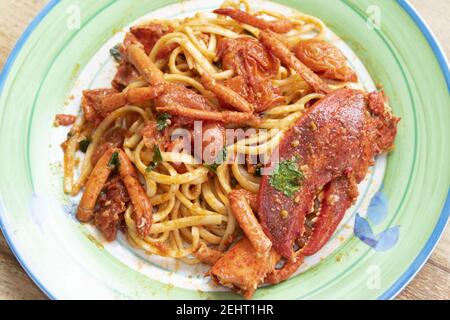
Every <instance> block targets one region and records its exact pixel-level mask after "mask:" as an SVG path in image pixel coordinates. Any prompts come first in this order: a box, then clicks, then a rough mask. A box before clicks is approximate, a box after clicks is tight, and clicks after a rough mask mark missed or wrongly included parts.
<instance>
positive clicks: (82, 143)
mask: <svg viewBox="0 0 450 320" xmlns="http://www.w3.org/2000/svg"><path fill="white" fill-rule="evenodd" d="M90 144H91V140H90V139H84V140H82V141H80V143H79V147H80V151H81V152H83V153H86V151H87V149H88V148H89V145H90Z"/></svg>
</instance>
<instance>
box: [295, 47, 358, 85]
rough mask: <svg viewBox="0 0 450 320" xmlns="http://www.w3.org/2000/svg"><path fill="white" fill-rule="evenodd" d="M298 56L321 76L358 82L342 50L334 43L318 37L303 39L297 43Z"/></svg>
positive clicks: (296, 52)
mask: <svg viewBox="0 0 450 320" xmlns="http://www.w3.org/2000/svg"><path fill="white" fill-rule="evenodd" d="M293 51H294V53H295V55H296V57H297V58H298V59H299V60H300V61H301V62H302V63H303V64H304V65H305V66H307V67H308V68H310V69H311V70H312V71H314V72H315V73H317V74H318V75H319V76H320V77H322V78H326V79H332V80H338V81H346V82H357V81H358V77H357V76H356V73H355V72H354V71H353V70H352V69H351V68H350V67H349V65H348V63H347V59H346V58H345V57H344V55H343V54H342V52H341V51H340V50H339V49H338V48H336V47H335V46H333V45H332V44H330V43H328V42H326V41H324V40H318V39H309V40H302V41H300V42H299V43H298V44H296V45H295V47H294V48H293Z"/></svg>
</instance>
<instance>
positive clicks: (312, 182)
mask: <svg viewBox="0 0 450 320" xmlns="http://www.w3.org/2000/svg"><path fill="white" fill-rule="evenodd" d="M383 99H384V96H383V95H382V94H378V93H373V94H371V95H367V94H365V93H364V92H361V91H358V90H351V89H341V90H338V91H335V92H333V93H331V94H329V95H327V96H326V97H325V98H323V99H322V100H320V101H318V102H317V103H316V104H314V105H313V106H312V107H311V108H309V109H308V110H307V111H306V112H305V114H304V115H303V116H302V117H301V118H300V119H299V121H298V122H297V123H296V124H295V125H294V126H293V127H292V128H291V129H290V130H289V131H288V132H287V133H286V134H285V136H284V138H283V140H282V141H281V143H280V146H279V158H280V165H281V164H282V163H286V161H291V162H295V163H294V167H295V169H297V170H298V171H302V172H301V173H302V175H303V180H301V181H298V182H297V185H296V186H295V188H296V189H295V188H294V190H292V189H291V190H288V191H295V192H287V190H282V188H280V186H279V185H275V184H273V181H272V177H271V176H264V177H263V178H262V181H261V186H260V190H259V195H258V208H259V211H258V215H259V218H260V222H261V224H262V227H263V230H264V232H265V233H266V234H267V235H268V236H269V238H270V240H271V241H272V245H273V247H274V248H275V250H276V251H277V252H278V253H279V254H280V255H282V256H283V257H285V258H286V259H293V257H294V252H293V243H294V241H295V240H296V239H298V238H299V237H300V236H301V235H302V233H303V231H304V221H305V216H306V215H307V214H308V213H309V212H310V211H311V208H312V207H313V201H314V199H315V198H316V197H317V195H318V193H319V192H320V191H321V190H323V188H326V186H327V184H329V183H332V184H331V185H330V186H329V187H328V188H327V189H326V190H328V191H327V192H326V194H327V196H326V199H325V203H323V204H322V212H323V213H324V217H323V218H322V219H330V218H329V216H330V215H331V216H332V218H331V219H330V221H331V222H328V223H326V224H325V225H326V226H327V227H326V228H325V229H326V233H324V234H321V235H320V236H315V235H314V231H313V236H312V239H313V240H314V244H312V245H311V247H309V249H308V250H309V251H310V252H315V251H317V250H318V248H319V247H321V246H322V245H323V244H324V243H325V242H326V241H325V238H327V239H328V238H329V236H328V235H329V234H330V232H331V233H332V232H334V228H335V226H337V224H338V223H339V221H340V217H341V216H343V213H345V211H346V209H347V208H348V207H349V206H350V205H351V204H352V203H353V202H354V200H355V198H356V195H357V192H356V191H355V190H356V188H355V183H359V182H361V180H362V179H363V178H364V176H365V175H366V173H367V170H368V168H369V166H371V165H372V164H373V162H374V157H375V156H376V155H378V154H380V153H383V152H386V151H389V150H390V149H391V148H392V145H393V142H394V138H395V136H396V133H397V123H398V121H399V119H398V118H396V117H394V116H393V115H392V114H391V112H390V111H389V110H388V109H387V107H385V103H384V100H383ZM381 137H383V138H381ZM274 162H275V159H272V163H274ZM291 165H292V164H291ZM291 169H292V167H291ZM273 174H274V173H273ZM284 178H286V177H284ZM336 179H342V181H334V180H336ZM347 180H348V181H350V182H351V181H355V182H354V183H349V182H348V181H347ZM290 187H292V186H290ZM334 216H337V217H334ZM325 217H327V218H325ZM319 225H320V224H319ZM331 229H333V230H331ZM316 237H318V238H319V239H316Z"/></svg>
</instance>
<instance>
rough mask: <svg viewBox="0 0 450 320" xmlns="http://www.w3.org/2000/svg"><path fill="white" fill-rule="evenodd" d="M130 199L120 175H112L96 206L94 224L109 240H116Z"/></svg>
mask: <svg viewBox="0 0 450 320" xmlns="http://www.w3.org/2000/svg"><path fill="white" fill-rule="evenodd" d="M129 201H130V197H129V196H128V192H127V190H126V188H125V185H124V184H123V182H122V180H121V179H120V176H119V175H111V176H110V177H109V179H108V181H107V182H106V184H105V186H104V188H103V189H102V191H101V193H100V196H99V197H98V200H97V205H96V206H95V216H94V224H95V226H96V227H97V228H98V229H99V230H100V231H101V233H102V234H103V236H104V237H105V239H106V240H107V241H114V240H115V239H116V236H117V231H118V230H119V228H120V227H122V226H123V225H122V224H123V223H124V213H125V211H126V210H127V204H128V202H129Z"/></svg>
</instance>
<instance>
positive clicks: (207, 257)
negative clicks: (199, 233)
mask: <svg viewBox="0 0 450 320" xmlns="http://www.w3.org/2000/svg"><path fill="white" fill-rule="evenodd" d="M194 256H195V257H196V258H197V259H198V260H200V261H201V262H203V263H205V264H207V265H210V266H213V265H214V264H216V262H217V261H219V259H220V258H222V257H223V252H221V251H219V250H215V249H211V248H209V247H208V246H207V245H205V244H204V243H202V244H201V245H200V247H199V248H198V250H197V251H196V252H194Z"/></svg>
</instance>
